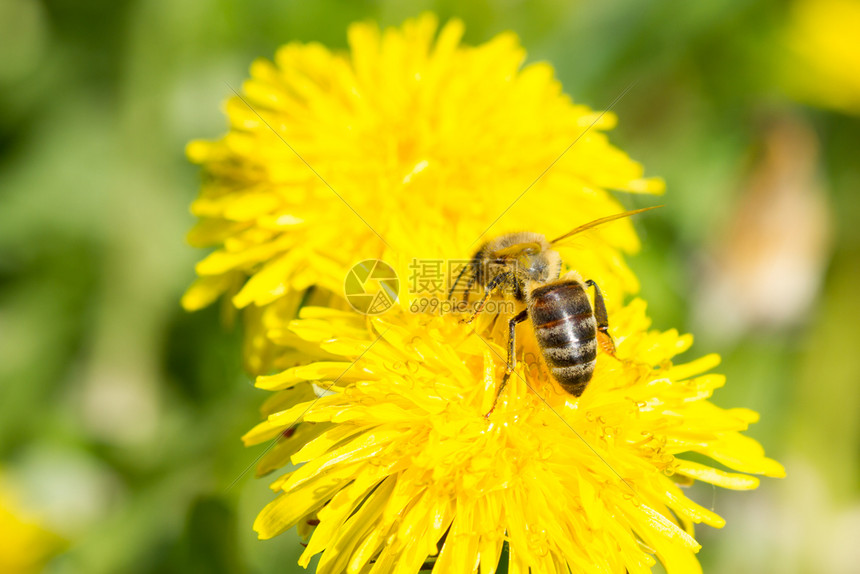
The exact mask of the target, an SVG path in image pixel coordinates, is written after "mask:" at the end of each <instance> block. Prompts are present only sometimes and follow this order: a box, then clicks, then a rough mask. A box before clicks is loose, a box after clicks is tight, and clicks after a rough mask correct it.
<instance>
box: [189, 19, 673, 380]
mask: <svg viewBox="0 0 860 574" xmlns="http://www.w3.org/2000/svg"><path fill="white" fill-rule="evenodd" d="M462 34H463V25H462V23H461V22H460V21H458V20H452V21H450V22H448V23H447V24H446V25H445V26H444V27H442V28H441V29H440V30H438V34H437V22H436V19H435V17H433V16H432V15H429V14H425V15H423V16H421V17H419V18H417V19H414V20H409V21H407V22H406V23H405V24H404V25H403V26H402V27H400V28H392V29H387V30H385V31H380V30H379V29H378V28H377V27H376V26H374V25H373V24H366V23H362V24H355V25H353V26H351V27H350V28H349V33H348V37H349V45H350V51H349V52H348V53H335V52H331V51H329V50H328V49H326V48H325V47H323V46H321V45H319V44H313V43H312V44H289V45H286V46H284V47H283V48H281V49H280V50H279V51H278V52H277V54H276V56H275V58H274V62H269V61H266V60H258V61H256V62H254V64H253V65H252V67H251V79H250V80H248V81H246V82H245V83H244V85H243V89H242V92H243V95H242V96H241V97H240V96H239V95H238V94H237V96H236V97H233V98H232V99H230V100H229V101H228V102H227V114H228V116H229V120H230V131H229V133H227V135H225V136H224V137H223V138H221V139H219V140H217V141H195V142H192V143H191V144H189V146H188V150H187V151H188V156H189V158H190V159H191V160H192V161H193V162H195V163H198V164H201V165H202V166H203V170H204V183H203V186H202V189H201V192H200V196H199V198H198V199H197V200H196V201H194V203H193V205H192V212H193V213H194V214H195V215H197V216H198V217H199V223H198V224H197V226H196V227H195V228H194V229H193V230H192V231H191V233H190V235H189V240H190V242H191V243H192V244H193V245H196V246H201V247H215V250H214V252H212V253H211V254H210V255H209V256H207V257H206V258H205V259H203V260H202V261H200V263H199V264H198V265H197V269H196V270H197V273H198V275H199V279H198V280H197V281H196V282H195V284H194V285H193V286H192V287H191V288H190V289H189V291H188V292H187V293H186V295H185V297H184V300H183V304H184V305H185V307H186V308H188V309H197V308H200V307H203V306H205V305H208V304H209V303H211V302H212V301H214V300H215V299H217V298H218V297H219V296H221V295H222V294H224V293H227V294H229V296H230V297H231V301H232V304H233V305H235V307H236V308H239V309H248V318H247V334H246V336H247V343H246V350H245V354H246V358H247V363H248V364H247V367H248V369H249V370H250V371H252V372H255V373H265V372H267V371H269V370H270V369H272V368H277V367H284V366H286V365H287V364H289V359H288V358H285V357H284V355H283V350H282V349H280V348H279V347H278V346H277V345H276V344H275V343H274V342H273V340H272V338H271V337H270V333H271V332H272V331H273V330H275V331H277V330H278V329H280V328H282V326H283V324H284V318H287V320H289V319H291V318H293V317H294V316H295V312H296V310H297V309H298V307H299V305H300V304H301V303H302V301H303V296H304V294H303V291H304V290H305V289H307V288H308V287H310V286H318V287H320V288H321V289H324V290H326V291H328V292H334V293H339V292H341V290H342V285H343V275H344V271H345V270H346V269H348V268H349V267H351V266H352V265H353V264H354V263H356V262H358V261H361V260H364V259H369V258H379V259H383V260H386V261H390V262H392V264H397V265H398V269H403V268H404V267H405V265H406V258H407V256H408V257H420V256H425V255H427V254H428V253H432V254H433V255H434V256H442V257H447V258H452V257H463V256H464V254H467V253H468V252H469V251H470V250H474V249H475V248H476V247H477V246H478V245H473V243H475V241H477V240H478V239H479V238H482V237H486V235H487V234H491V235H496V234H498V233H502V232H506V231H511V230H520V229H530V230H535V231H540V232H541V233H545V234H560V233H562V232H564V231H566V230H568V229H570V228H571V227H572V225H573V224H575V223H577V222H583V221H587V220H589V219H595V218H597V217H600V216H604V215H607V214H610V213H615V212H618V211H620V210H621V206H620V205H619V204H618V203H617V202H616V201H615V200H614V199H613V198H612V197H611V196H610V195H609V194H608V192H607V190H610V189H612V190H624V191H628V192H651V193H658V192H660V191H662V187H663V184H662V182H661V181H659V180H653V179H643V177H642V176H643V171H642V168H641V166H640V165H639V164H637V163H636V162H634V161H632V160H631V159H629V158H628V157H627V156H626V155H625V154H624V153H623V152H621V151H620V150H618V149H617V148H615V147H613V146H612V145H611V144H610V143H609V141H608V139H607V136H606V134H605V132H606V130H608V129H610V128H612V127H613V126H614V124H615V117H614V115H613V114H612V113H609V112H599V111H594V110H591V109H589V108H588V107H586V106H583V105H577V104H574V103H573V102H572V101H571V99H570V97H569V96H567V95H566V94H564V93H563V91H562V89H561V85H560V83H559V82H558V80H556V79H555V78H554V74H553V70H552V68H551V66H549V65H548V64H546V63H532V64H529V65H525V66H524V65H523V62H524V60H525V52H524V50H523V49H522V48H521V47H520V46H519V44H518V40H517V38H516V36H515V35H514V34H512V33H503V34H500V35H499V36H497V37H495V38H493V39H492V40H490V41H489V42H487V43H485V44H482V45H479V46H475V47H472V46H465V45H462V44H461V43H460V39H461V36H462ZM611 103H612V102H607V103H606V104H607V105H609V104H611ZM574 142H575V145H572V144H573V143H574ZM566 150H567V151H566ZM549 167H551V169H548V168H549ZM419 224H420V226H421V228H422V229H424V230H427V233H426V234H425V235H424V237H430V238H433V237H439V238H444V239H445V241H446V242H447V244H448V245H452V246H453V247H452V249H451V250H450V251H449V252H446V253H441V252H440V249H438V248H435V247H434V246H435V244H434V243H433V241H432V240H431V242H430V243H425V244H423V245H421V246H420V247H421V250H423V252H420V251H421V250H418V251H416V245H415V243H414V241H413V229H414V227H415V226H416V225H419ZM491 224H492V229H491V230H488V227H490V226H491ZM637 247H638V240H637V238H636V236H635V234H634V233H633V231H632V227H630V224H629V223H628V222H623V223H620V224H618V228H617V230H616V231H615V232H614V233H613V234H611V235H610V236H607V237H605V238H604V240H603V241H601V242H597V243H596V244H595V245H589V246H588V248H587V249H584V248H582V246H580V248H579V249H578V250H577V247H575V246H574V247H571V248H570V249H571V250H572V251H573V252H572V253H571V254H570V255H569V256H570V257H575V258H576V259H577V260H578V261H585V262H587V263H589V264H590V265H591V266H592V267H594V268H595V269H599V270H601V271H602V273H601V275H602V276H604V283H605V285H602V287H603V288H604V290H605V291H607V292H608V293H610V294H613V295H614V294H618V296H619V297H620V296H621V295H623V294H624V293H631V292H634V291H635V290H636V289H637V287H638V285H637V282H636V278H635V277H634V276H633V274H632V273H631V272H630V271H629V269H628V268H627V267H626V265H625V264H624V261H623V259H622V253H624V252H632V251H634V250H636V248H637ZM316 296H318V297H324V295H320V294H317V295H316ZM273 345H274V348H273Z"/></svg>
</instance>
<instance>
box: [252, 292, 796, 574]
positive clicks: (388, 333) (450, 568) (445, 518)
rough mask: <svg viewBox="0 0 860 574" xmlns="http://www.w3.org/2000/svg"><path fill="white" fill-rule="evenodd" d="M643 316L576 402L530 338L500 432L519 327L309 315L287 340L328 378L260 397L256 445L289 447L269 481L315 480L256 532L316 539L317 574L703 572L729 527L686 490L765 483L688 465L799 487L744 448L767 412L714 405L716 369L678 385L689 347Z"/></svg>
mask: <svg viewBox="0 0 860 574" xmlns="http://www.w3.org/2000/svg"><path fill="white" fill-rule="evenodd" d="M644 307H645V305H644V303H643V302H641V301H640V300H636V301H634V302H633V303H631V304H630V305H628V306H626V307H623V308H620V309H618V310H617V311H616V312H615V313H614V314H613V316H612V321H613V327H612V330H611V332H612V334H613V336H614V337H615V340H616V342H617V344H618V353H617V354H618V359H614V358H612V357H610V356H608V355H604V354H602V353H600V354H598V362H597V367H596V369H595V376H594V378H593V379H592V380H591V382H590V384H589V386H588V388H587V389H586V391H585V393H584V394H583V395H582V396H581V397H580V398H579V399H574V398H573V397H572V396H570V395H567V394H566V393H564V391H562V390H561V389H560V388H559V387H557V386H556V384H555V383H554V382H553V381H552V380H551V379H550V378H549V377H548V372H547V369H546V367H545V366H544V363H543V362H542V361H541V360H540V358H539V357H540V350H539V348H538V347H537V345H536V343H535V340H534V338H533V337H531V336H530V332H531V330H530V329H529V328H527V327H525V326H524V327H521V329H520V331H519V332H520V334H521V337H520V338H519V340H520V341H521V344H520V345H518V350H517V354H518V356H519V359H520V364H519V365H518V369H517V372H516V375H517V376H515V377H513V378H512V379H511V382H510V384H509V385H508V387H507V388H506V390H505V391H504V393H503V395H502V400H501V402H500V404H499V405H498V407H497V408H496V409H495V410H494V411H493V413H492V414H491V415H490V416H489V417H485V416H484V414H485V413H487V411H488V410H489V408H490V405H491V404H492V401H493V398H494V396H495V389H496V386H497V385H498V383H499V380H500V378H501V376H502V374H503V373H504V366H505V353H506V351H505V348H506V344H507V338H506V334H505V331H506V329H499V328H497V327H499V326H502V325H504V326H506V321H505V317H499V316H497V315H490V314H485V315H483V316H482V318H481V321H482V323H480V324H479V325H478V326H477V329H476V330H475V331H472V329H471V328H468V327H466V326H464V325H462V324H460V323H459V322H458V321H457V319H456V318H455V317H452V316H450V315H446V316H441V317H440V316H431V315H426V314H424V315H421V314H410V313H408V312H404V311H402V310H401V309H395V310H393V311H391V312H389V313H387V314H384V315H381V316H379V317H376V318H373V319H368V318H367V317H363V316H360V315H358V314H356V313H352V312H345V311H337V310H333V309H325V308H316V307H311V308H305V309H303V310H302V313H301V318H300V319H298V320H296V321H294V322H293V323H292V324H291V325H290V329H291V330H292V332H294V333H295V334H296V335H298V336H299V337H301V338H302V339H304V340H305V341H307V342H309V343H311V344H313V345H317V346H318V351H317V354H318V356H320V357H321V360H319V361H317V362H314V363H311V364H309V365H305V366H299V367H295V368H291V369H288V370H286V371H284V372H282V373H280V374H277V375H274V376H268V377H260V378H259V379H258V381H257V386H259V387H261V388H264V389H268V390H272V391H277V394H275V395H273V396H272V398H271V399H270V400H269V401H268V403H267V404H266V407H265V408H264V413H265V414H266V415H268V416H267V419H266V420H265V421H264V422H263V423H261V424H259V425H258V426H257V427H255V428H254V429H253V430H252V431H250V432H249V433H248V434H247V435H246V436H245V442H246V443H247V444H256V443H259V442H263V441H268V440H272V439H274V443H273V444H274V446H273V447H272V448H271V450H269V451H268V452H267V453H266V454H265V456H264V458H263V459H262V460H261V463H260V466H259V468H258V472H259V473H260V474H264V473H267V472H270V471H272V470H274V469H278V468H281V467H283V466H284V465H286V464H289V463H293V464H297V465H299V464H301V465H302V466H300V467H299V468H298V469H297V470H293V471H292V472H288V473H287V474H285V475H283V476H281V477H280V478H278V479H277V480H276V481H275V482H274V483H273V484H272V488H273V489H274V490H275V491H276V492H279V493H280V494H279V496H278V498H277V499H275V500H274V501H273V502H271V503H270V504H269V505H268V506H267V507H266V508H265V509H264V510H263V511H262V512H261V513H260V515H259V517H258V518H257V521H256V524H255V525H254V528H255V529H256V530H257V532H258V533H259V535H260V537H261V538H270V537H272V536H275V535H277V534H279V533H281V532H283V531H284V530H286V529H289V528H291V527H292V526H294V525H297V524H298V525H299V531H300V533H302V534H305V535H308V534H310V533H311V532H312V535H311V536H310V540H309V543H308V546H307V550H306V551H305V553H304V554H303V555H302V558H301V560H300V563H301V564H303V565H305V566H306V565H307V564H308V563H309V560H310V559H311V557H312V556H313V555H314V554H316V553H319V552H322V559H321V561H320V564H319V567H318V572H320V573H340V572H350V573H357V572H397V573H410V574H411V573H415V572H418V570H419V569H420V568H421V567H422V565H425V563H433V562H435V566H434V570H433V571H434V572H472V571H477V570H475V569H476V568H480V572H482V573H484V572H494V571H495V569H496V566H497V564H498V562H499V558H500V556H501V551H502V546H503V543H504V542H507V543H508V546H509V561H510V562H509V567H510V569H509V571H510V572H522V573H526V572H529V571H531V572H539V573H542V574H543V573H554V572H559V573H561V572H568V568H570V569H571V570H572V571H574V572H617V573H623V572H625V571H626V572H630V573H631V574H632V573H638V572H650V568H651V566H652V565H654V564H655V559H656V560H659V561H661V562H662V563H663V565H664V566H665V567H666V569H667V571H668V572H670V573H675V572H677V573H682V574H689V573H691V572H697V571H700V568H699V564H698V562H697V560H696V558H695V556H694V554H695V552H696V551H697V550H698V548H699V545H698V544H697V543H696V541H695V540H694V538H693V524H694V523H701V522H704V523H705V524H709V525H711V526H715V527H721V526H722V525H723V520H722V519H721V518H720V517H719V516H717V515H716V514H714V513H713V512H712V511H710V510H708V509H706V508H703V507H701V506H699V505H698V504H696V503H695V502H693V501H691V500H690V499H688V498H687V497H686V496H685V495H684V493H683V491H682V489H681V488H680V487H682V486H685V485H688V484H690V483H692V482H693V481H694V480H700V481H704V482H708V483H711V484H714V485H717V486H721V487H725V488H732V489H752V488H755V487H756V486H757V485H758V479H756V478H755V477H752V476H749V475H747V474H738V473H731V472H726V471H723V470H720V469H718V468H715V467H714V466H712V464H702V463H701V462H694V461H692V460H688V459H686V458H685V455H689V454H690V453H699V454H701V455H704V456H706V457H709V459H712V460H713V461H716V462H717V463H720V464H722V465H725V466H726V467H729V468H733V469H735V470H738V471H741V472H745V473H756V474H764V475H767V476H782V475H783V469H782V467H781V466H780V465H779V464H778V463H776V462H775V461H773V460H770V459H768V458H765V456H764V454H763V451H762V448H761V447H760V446H759V444H758V443H757V442H755V441H754V440H752V439H750V438H747V437H745V436H743V435H742V434H740V431H743V430H744V429H746V428H747V426H748V425H749V424H750V423H751V422H754V421H755V420H757V418H758V416H757V414H756V413H755V412H752V411H749V410H747V409H729V410H725V409H721V408H719V407H716V406H715V405H713V404H712V403H710V402H709V401H708V398H709V397H710V395H711V393H712V391H713V390H714V389H716V388H718V387H720V386H722V384H723V382H724V378H723V377H722V376H721V375H715V374H703V373H704V372H705V371H707V370H708V369H710V368H711V367H713V366H714V365H715V364H716V363H717V362H718V358H717V357H716V356H714V355H710V356H707V357H703V358H702V359H699V360H697V361H693V362H691V363H687V364H682V365H673V364H672V362H671V360H672V357H673V356H674V355H676V354H677V353H679V352H682V351H684V350H686V349H687V348H688V347H689V346H690V344H691V337H690V336H679V335H678V334H677V333H676V332H675V331H668V332H664V333H660V332H654V331H648V330H647V329H648V325H649V323H648V320H647V318H646V317H645V314H644ZM321 391H326V392H321ZM317 395H320V397H319V398H318V397H317ZM317 523H318V526H316V527H315V528H313V527H312V526H313V525H316V524H317ZM529 568H531V570H529Z"/></svg>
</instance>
